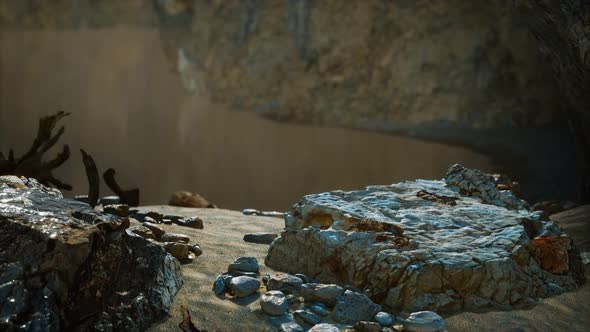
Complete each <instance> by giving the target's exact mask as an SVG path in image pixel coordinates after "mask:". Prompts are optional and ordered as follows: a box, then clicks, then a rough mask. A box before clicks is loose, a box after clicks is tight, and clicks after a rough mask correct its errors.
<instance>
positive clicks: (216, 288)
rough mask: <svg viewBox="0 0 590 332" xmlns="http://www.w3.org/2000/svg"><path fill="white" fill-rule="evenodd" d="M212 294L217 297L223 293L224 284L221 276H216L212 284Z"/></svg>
mask: <svg viewBox="0 0 590 332" xmlns="http://www.w3.org/2000/svg"><path fill="white" fill-rule="evenodd" d="M213 292H215V294H217V295H221V294H223V293H225V282H224V278H223V276H220V275H219V276H217V278H215V281H214V282H213Z"/></svg>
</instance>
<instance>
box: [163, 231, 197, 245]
mask: <svg viewBox="0 0 590 332" xmlns="http://www.w3.org/2000/svg"><path fill="white" fill-rule="evenodd" d="M190 240H191V238H190V237H188V236H186V235H184V234H180V233H166V234H164V235H162V241H165V242H185V243H186V242H188V241H190Z"/></svg>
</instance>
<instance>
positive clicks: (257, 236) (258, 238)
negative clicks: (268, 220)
mask: <svg viewBox="0 0 590 332" xmlns="http://www.w3.org/2000/svg"><path fill="white" fill-rule="evenodd" d="M278 236H279V235H278V234H275V233H251V234H246V235H244V241H246V242H250V243H258V244H271V243H272V241H273V240H274V239H276V238H277V237H278Z"/></svg>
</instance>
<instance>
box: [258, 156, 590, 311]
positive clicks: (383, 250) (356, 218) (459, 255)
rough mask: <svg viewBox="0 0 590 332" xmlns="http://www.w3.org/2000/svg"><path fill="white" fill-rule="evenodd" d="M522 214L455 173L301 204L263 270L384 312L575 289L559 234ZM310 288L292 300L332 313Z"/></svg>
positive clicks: (511, 198) (573, 267) (491, 188)
mask: <svg viewBox="0 0 590 332" xmlns="http://www.w3.org/2000/svg"><path fill="white" fill-rule="evenodd" d="M526 206H527V203H526V202H524V201H522V200H520V199H518V198H517V197H516V196H515V195H514V193H512V192H511V191H509V190H499V189H498V188H497V186H496V183H495V182H494V178H493V177H492V176H490V175H487V174H484V173H482V172H480V171H477V170H471V169H466V168H463V167H462V166H460V165H454V166H452V167H451V168H450V169H449V172H448V173H447V176H446V178H445V179H443V180H438V181H436V180H433V181H430V180H416V181H403V182H400V183H398V184H393V185H387V186H369V187H367V188H366V189H364V190H358V191H351V192H344V191H333V192H326V193H319V194H312V195H307V196H304V197H303V199H302V200H301V201H300V202H298V203H297V204H295V205H294V206H293V208H292V209H291V210H290V211H288V212H287V213H286V214H285V231H284V232H283V233H281V236H280V237H279V238H277V239H275V240H274V241H273V243H272V244H271V246H270V248H269V251H268V255H267V257H266V260H265V263H266V265H267V266H268V267H270V268H273V269H275V270H279V271H284V272H286V273H292V274H295V273H304V274H306V275H307V276H310V277H312V278H313V279H315V280H318V281H320V282H322V283H324V284H334V286H335V287H339V286H336V285H337V284H340V285H350V286H352V287H355V288H358V289H362V290H364V291H365V292H366V294H367V295H368V296H369V297H370V298H371V299H372V300H373V301H374V302H375V303H377V304H379V305H382V306H383V308H384V309H386V311H389V312H401V311H403V312H415V311H420V310H435V311H437V312H457V311H460V310H475V309H478V308H482V307H503V308H506V307H513V306H516V307H518V306H522V305H528V304H530V303H531V301H534V299H536V298H539V297H544V296H547V295H548V294H553V293H555V292H562V291H568V290H572V289H575V288H576V287H577V285H579V284H580V283H582V282H583V280H584V274H583V271H584V270H583V267H581V266H582V260H581V258H580V256H579V254H578V253H577V250H576V249H575V247H574V246H573V243H572V241H571V240H570V238H569V237H568V236H567V234H564V233H563V231H562V230H561V229H560V228H559V226H557V225H556V224H555V223H553V222H551V221H549V220H544V219H543V218H542V213H541V212H535V211H529V210H528V209H526ZM318 285H320V284H317V283H315V284H314V283H311V284H309V283H308V284H305V283H304V284H303V285H302V287H301V296H302V297H303V298H305V300H306V301H318V302H324V303H327V304H329V305H334V304H335V298H336V296H338V295H341V294H342V292H343V290H342V289H340V290H339V292H340V294H337V295H336V296H333V297H331V298H330V299H327V298H319V297H318V295H317V293H318V290H316V289H315V288H317V287H318ZM555 286H559V287H555ZM321 287H326V286H321ZM332 295H333V294H332ZM372 318H373V317H372V316H371V317H369V318H368V319H365V320H371V319H372Z"/></svg>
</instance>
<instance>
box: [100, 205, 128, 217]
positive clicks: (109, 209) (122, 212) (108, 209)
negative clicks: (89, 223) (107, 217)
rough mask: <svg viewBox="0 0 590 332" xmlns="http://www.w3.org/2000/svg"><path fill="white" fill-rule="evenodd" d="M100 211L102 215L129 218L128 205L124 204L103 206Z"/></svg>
mask: <svg viewBox="0 0 590 332" xmlns="http://www.w3.org/2000/svg"><path fill="white" fill-rule="evenodd" d="M102 210H103V212H104V213H109V214H113V215H115V216H119V217H128V216H129V205H126V204H117V205H106V206H103V208H102Z"/></svg>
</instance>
